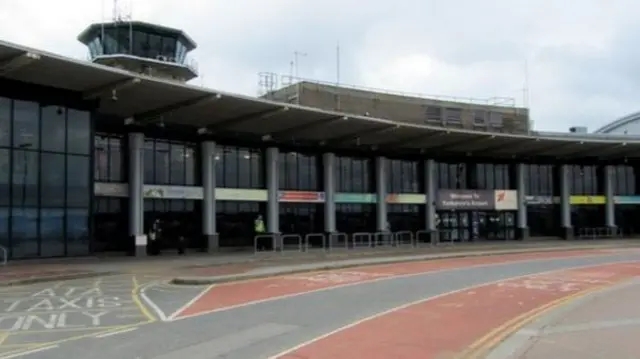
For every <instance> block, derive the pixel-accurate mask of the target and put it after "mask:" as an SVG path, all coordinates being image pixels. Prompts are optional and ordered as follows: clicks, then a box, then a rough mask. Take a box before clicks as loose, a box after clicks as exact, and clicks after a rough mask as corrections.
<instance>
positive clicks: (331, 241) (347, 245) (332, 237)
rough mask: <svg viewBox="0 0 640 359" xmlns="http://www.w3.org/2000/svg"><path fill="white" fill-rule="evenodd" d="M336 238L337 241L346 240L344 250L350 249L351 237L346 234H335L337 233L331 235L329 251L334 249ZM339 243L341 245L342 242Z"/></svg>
mask: <svg viewBox="0 0 640 359" xmlns="http://www.w3.org/2000/svg"><path fill="white" fill-rule="evenodd" d="M334 238H335V239H340V238H344V248H345V249H349V236H348V235H347V234H346V233H344V232H335V233H330V234H329V250H330V251H331V250H332V249H333V240H334ZM337 242H338V243H339V242H340V241H337Z"/></svg>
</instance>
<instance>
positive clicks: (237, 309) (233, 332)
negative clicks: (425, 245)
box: [0, 251, 640, 359]
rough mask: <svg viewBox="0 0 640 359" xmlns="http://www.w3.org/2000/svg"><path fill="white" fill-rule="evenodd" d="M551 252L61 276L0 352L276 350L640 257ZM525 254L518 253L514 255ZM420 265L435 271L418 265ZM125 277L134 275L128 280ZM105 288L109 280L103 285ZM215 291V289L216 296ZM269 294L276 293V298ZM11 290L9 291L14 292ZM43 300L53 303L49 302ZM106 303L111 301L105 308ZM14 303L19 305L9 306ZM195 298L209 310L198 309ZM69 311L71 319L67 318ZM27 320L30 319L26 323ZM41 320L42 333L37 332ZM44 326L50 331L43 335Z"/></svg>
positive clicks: (27, 292) (32, 293) (107, 354)
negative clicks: (455, 296) (508, 285)
mask: <svg viewBox="0 0 640 359" xmlns="http://www.w3.org/2000/svg"><path fill="white" fill-rule="evenodd" d="M529 256H531V255H529ZM544 257H545V255H539V256H538V257H537V258H533V257H517V255H516V256H512V257H511V260H500V259H497V258H495V257H489V258H484V259H478V258H472V259H458V260H448V261H434V262H427V263H438V262H440V264H441V265H440V266H441V267H442V268H441V269H443V270H438V266H436V265H434V264H425V263H422V264H411V265H413V266H414V267H412V268H413V269H407V268H408V267H407V264H405V265H386V266H380V267H376V268H371V269H367V270H365V269H363V270H349V271H335V272H331V273H328V274H327V273H324V274H310V275H304V276H289V277H283V278H281V279H280V282H273V280H260V281H252V282H248V283H254V284H252V285H247V283H237V284H230V285H228V286H222V285H221V286H219V287H217V288H216V287H175V286H171V285H167V284H164V283H163V282H162V281H161V278H134V277H131V276H129V277H128V276H120V277H109V278H103V279H102V281H101V282H99V283H97V285H96V284H95V283H94V282H92V281H87V280H85V281H75V282H73V281H72V282H65V283H61V284H57V286H58V287H57V288H56V287H55V286H56V285H54V286H53V287H52V286H51V285H49V286H48V287H47V286H42V285H41V286H39V287H25V288H15V289H13V290H14V291H15V293H14V294H15V295H14V296H13V297H12V298H11V299H12V300H13V301H10V302H8V303H5V304H4V305H5V307H3V308H5V313H2V314H1V315H2V316H0V325H2V321H6V323H7V324H6V326H8V327H4V326H3V327H0V330H2V329H4V330H5V332H4V338H3V333H2V332H0V343H1V345H0V350H3V351H0V359H8V358H14V357H25V358H34V359H44V358H47V359H56V358H61V359H62V358H64V359H66V358H70V357H71V358H73V357H86V356H87V353H91V357H92V358H96V359H100V358H105V359H107V358H108V359H112V358H122V359H129V358H131V359H136V358H140V359H142V358H145V359H146V358H161V359H173V358H180V359H184V358H225V359H234V358H237V359H251V358H269V357H271V356H273V355H276V354H278V353H281V352H283V351H285V350H287V349H289V348H291V347H294V346H296V345H298V344H300V343H303V342H306V341H309V340H311V339H313V338H316V337H319V336H322V335H324V334H326V333H328V332H331V331H334V330H336V329H338V328H341V327H344V326H347V325H349V324H351V323H353V322H356V321H359V320H361V319H363V318H366V317H370V316H372V315H375V314H377V313H380V312H383V311H387V310H389V309H392V308H395V307H399V306H402V305H405V304H407V303H411V302H415V301H419V300H424V299H426V298H431V297H436V296H439V295H442V294H445V293H448V292H451V291H456V290H462V289H464V288H468V287H471V286H477V285H481V284H484V283H489V282H493V281H498V280H504V279H508V278H512V277H516V276H523V275H530V274H536V273H541V272H545V271H550V270H558V269H565V268H572V267H578V266H587V265H599V264H606V263H614V262H622V261H638V260H640V253H638V252H636V251H630V252H629V251H627V252H615V251H611V252H601V253H600V254H599V255H593V253H591V254H590V255H588V256H584V257H578V256H575V255H574V256H569V257H567V258H557V257H558V254H547V255H546V257H551V259H548V258H547V259H545V258H544ZM554 257H555V258H554ZM518 259H519V261H518V262H514V260H518ZM452 263H453V264H452ZM420 266H423V267H420ZM427 267H428V268H427ZM398 268H403V269H402V270H398ZM416 271H423V272H425V271H426V272H427V273H423V274H416V273H415V272H416ZM354 278H355V279H354ZM109 281H113V282H111V283H113V285H112V286H107V283H109ZM116 281H117V282H116ZM269 281H271V282H269ZM292 281H293V282H295V283H298V284H296V288H298V289H297V291H292V290H290V289H282V288H289V287H291V284H289V283H291V282H292ZM125 282H126V283H131V284H130V285H126V284H125ZM70 283H72V284H75V285H80V284H82V285H83V287H82V286H81V287H82V288H81V289H76V290H75V291H73V292H71V293H69V291H70V290H71V288H70V287H72V286H73V285H71V284H70ZM327 283H332V284H329V285H328V284H327ZM90 284H91V285H90ZM96 287H102V288H104V289H103V290H102V291H101V292H100V291H97V292H96V291H95V290H94V288H96ZM300 288H306V289H304V290H300ZM216 289H218V290H219V291H220V293H222V294H221V296H218V297H215V296H211V294H210V293H211V292H212V291H216ZM38 290H39V292H38ZM269 290H271V291H274V292H269V293H268V295H266V296H265V297H263V298H259V297H256V298H254V299H253V300H250V301H244V302H243V301H238V302H236V304H235V305H234V304H233V302H229V303H226V304H225V305H222V306H221V305H220V303H218V302H217V301H220V300H221V299H220V298H226V299H229V298H228V297H229V296H230V293H236V294H237V293H240V294H241V295H243V296H246V295H248V294H249V293H255V292H256V291H260V292H267V291H269ZM20 291H21V292H20ZM83 291H84V292H83ZM225 291H226V292H225ZM279 291H280V292H279ZM304 291H310V292H307V293H304ZM18 292H19V294H18ZM125 293H127V294H128V297H126V298H130V301H128V299H127V300H126V301H125V302H123V303H121V305H120V306H115V300H114V299H113V297H118V298H120V299H124V298H125ZM224 293H226V294H224ZM77 294H82V295H81V296H78V295H77ZM225 295H226V296H227V297H225ZM207 296H210V297H209V298H208V299H207ZM33 297H37V298H38V299H37V300H40V302H37V300H33V299H29V300H31V302H24V303H22V302H21V303H19V304H13V303H14V302H15V299H28V298H33ZM105 297H106V298H105ZM269 297H276V298H275V299H271V300H270V299H269ZM2 298H3V299H4V298H5V292H3V293H2ZM40 298H43V299H40ZM54 298H58V299H54ZM62 298H64V299H62ZM77 298H85V299H77ZM90 299H91V300H90ZM47 300H48V301H47ZM56 300H57V301H56ZM100 300H102V302H100ZM43 301H44V304H41V302H43ZM54 301H55V303H54ZM69 301H74V302H73V304H74V305H77V306H79V307H80V308H73V309H75V310H77V311H78V312H79V313H80V314H78V313H77V312H74V313H73V315H75V317H73V318H71V315H72V313H68V314H65V313H66V310H67V309H70V308H69V304H68V302H69ZM96 303H101V304H102V307H100V306H99V304H96ZM7 305H8V306H12V305H15V306H16V307H15V308H8V307H6V306H7ZM19 305H25V307H22V309H20V311H19V313H20V314H19V315H22V313H24V315H27V316H28V315H32V313H33V312H36V311H38V313H39V314H42V315H45V314H48V316H47V317H41V318H39V319H33V318H32V319H29V318H28V317H24V319H14V320H13V321H11V320H10V319H2V318H5V317H11V315H12V313H13V312H12V311H11V310H9V311H8V313H7V310H8V309H13V310H15V311H17V310H18V309H16V308H18V307H17V306H19ZM34 306H35V309H33V308H34ZM96 306H98V307H97V308H96ZM107 307H108V308H107ZM194 307H198V308H199V309H198V310H192V311H191V312H189V310H190V309H191V308H194ZM89 310H91V311H89ZM40 311H42V313H41V312H40ZM103 312H106V313H105V314H101V315H102V316H104V318H105V320H104V321H102V320H100V321H99V322H100V323H99V325H95V321H93V318H94V317H95V316H98V314H100V313H103ZM29 313H31V314H29ZM87 313H89V314H87ZM127 313H129V314H127ZM62 314H65V315H62ZM187 314H188V315H187ZM54 315H55V318H54V317H53V316H54ZM92 315H93V316H92ZM127 315H131V317H128V316H127ZM61 316H62V318H63V319H60V318H61ZM65 316H66V318H65ZM107 317H108V318H109V319H106V318H107ZM123 317H124V318H123ZM11 318H13V317H11ZM19 318H23V317H20V316H19ZM80 318H82V319H80ZM99 319H101V318H99ZM17 320H22V321H23V322H21V323H19V325H18V324H16V323H17V322H16V321H17ZM29 320H30V322H28V321H29ZM72 320H73V321H72ZM27 322H28V323H29V324H26V323H27ZM60 323H62V324H60ZM72 324H73V325H78V326H82V327H77V328H67V329H76V330H78V331H79V332H80V333H81V334H80V335H73V336H68V337H65V336H60V335H62V334H61V333H62V332H61V331H60V333H59V334H56V335H58V336H57V337H56V336H53V337H51V335H52V334H50V333H51V332H53V331H56V330H63V329H65V328H64V327H65V326H69V325H72ZM96 327H97V328H96ZM36 329H37V330H39V332H35V330H36ZM31 330H34V332H33V333H32V334H27V336H29V335H30V336H31V337H29V339H28V340H21V339H20V338H21V335H22V334H18V333H22V332H29V331H31ZM42 331H44V332H45V333H46V335H47V336H48V337H46V338H44V339H42V338H40V337H39V336H40V335H41V334H40V332H42ZM74 334H75V333H74ZM363 339H366V338H363ZM20 345H22V346H20Z"/></svg>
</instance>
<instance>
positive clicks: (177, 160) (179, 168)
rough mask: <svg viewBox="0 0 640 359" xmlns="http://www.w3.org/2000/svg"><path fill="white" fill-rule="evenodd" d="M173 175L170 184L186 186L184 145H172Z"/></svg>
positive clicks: (171, 174)
mask: <svg viewBox="0 0 640 359" xmlns="http://www.w3.org/2000/svg"><path fill="white" fill-rule="evenodd" d="M170 153H171V165H170V167H171V173H170V174H169V175H170V178H169V183H171V184H174V185H184V184H185V172H184V171H185V156H186V153H185V148H184V145H180V144H175V143H173V144H171V149H170Z"/></svg>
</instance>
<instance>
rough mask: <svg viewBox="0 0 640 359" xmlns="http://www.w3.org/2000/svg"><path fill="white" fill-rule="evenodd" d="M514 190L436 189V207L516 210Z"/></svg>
mask: <svg viewBox="0 0 640 359" xmlns="http://www.w3.org/2000/svg"><path fill="white" fill-rule="evenodd" d="M515 192H516V191H510V190H498V191H493V190H449V189H442V190H439V191H438V195H437V200H436V207H437V208H438V209H442V210H465V209H466V210H516V209H517V208H518V202H517V195H516V193H515Z"/></svg>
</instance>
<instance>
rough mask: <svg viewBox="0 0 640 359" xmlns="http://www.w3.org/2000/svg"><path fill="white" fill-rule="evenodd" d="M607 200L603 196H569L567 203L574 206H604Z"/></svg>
mask: <svg viewBox="0 0 640 359" xmlns="http://www.w3.org/2000/svg"><path fill="white" fill-rule="evenodd" d="M606 202H607V199H606V197H605V196H571V197H569V203H571V204H575V205H584V204H597V205H600V204H605V203H606Z"/></svg>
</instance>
